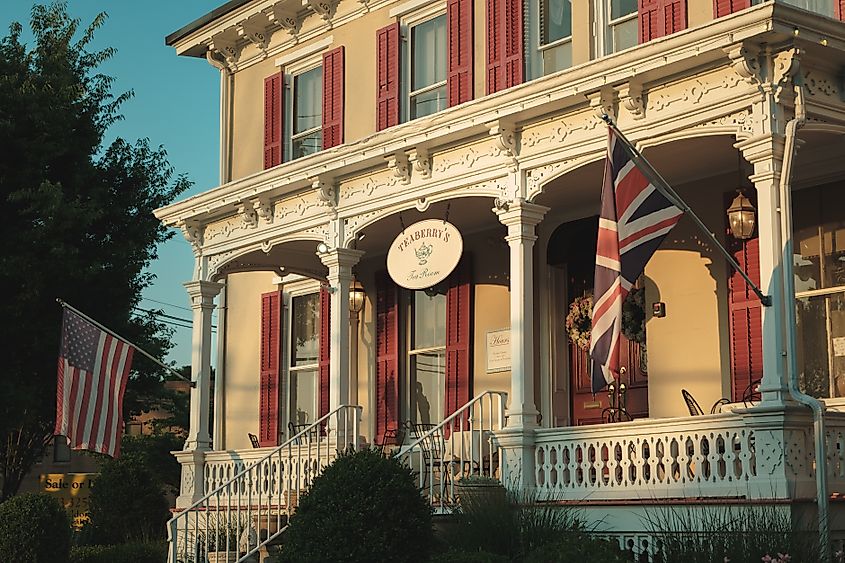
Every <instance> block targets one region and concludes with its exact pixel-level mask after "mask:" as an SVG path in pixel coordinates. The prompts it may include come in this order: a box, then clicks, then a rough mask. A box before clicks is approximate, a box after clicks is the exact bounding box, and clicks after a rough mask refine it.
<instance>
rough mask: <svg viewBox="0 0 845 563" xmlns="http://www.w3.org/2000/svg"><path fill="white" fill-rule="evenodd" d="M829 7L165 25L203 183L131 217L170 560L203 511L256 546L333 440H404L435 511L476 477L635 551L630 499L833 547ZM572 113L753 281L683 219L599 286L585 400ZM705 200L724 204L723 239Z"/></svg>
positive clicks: (842, 172) (273, 9)
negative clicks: (213, 76) (186, 386)
mask: <svg viewBox="0 0 845 563" xmlns="http://www.w3.org/2000/svg"><path fill="white" fill-rule="evenodd" d="M843 15H845V2H843V0H789V1H788V2H787V1H785V0H784V1H780V0H777V1H767V2H754V1H749V0H639V1H636V0H578V1H571V0H342V1H340V0H231V1H230V2H228V3H226V4H224V5H223V6H221V7H220V8H218V9H216V10H214V11H212V12H211V13H209V14H207V15H205V16H203V17H201V18H199V19H198V20H196V21H194V22H192V23H190V24H188V25H186V26H185V27H184V28H182V29H180V30H179V31H176V32H175V33H173V34H171V35H170V36H168V37H167V38H166V42H167V44H168V45H171V46H172V47H173V48H174V49H175V51H176V53H177V54H178V55H181V56H187V57H197V58H204V59H205V60H206V61H207V62H208V63H209V64H210V65H212V66H213V67H214V68H215V69H217V71H218V72H219V74H220V100H221V101H220V184H219V185H218V186H209V189H208V190H207V191H205V192H203V193H201V194H199V195H197V196H194V197H191V198H188V199H185V200H183V201H179V202H176V203H174V204H172V205H169V206H167V207H164V208H162V209H159V210H158V211H157V213H156V214H157V216H158V217H159V218H160V219H161V221H163V222H164V223H165V224H166V225H168V226H173V227H177V228H179V229H181V230H182V232H183V233H184V236H185V238H186V239H187V240H188V241H189V242H190V244H191V245H192V247H193V250H194V256H195V268H194V277H193V279H192V280H189V281H186V283H185V287H186V288H187V290H188V293H189V295H190V298H191V302H192V307H193V310H194V317H193V318H194V323H193V331H194V332H193V361H192V365H193V373H194V378H195V379H196V381H197V387H196V388H195V389H193V390H192V397H191V428H190V433H189V437H188V439H187V442H186V444H185V448H184V450H183V451H180V452H175V455H176V457H177V458H178V459H179V461H180V463H181V464H182V476H183V478H182V490H181V495H180V496H179V498H178V500H177V508H176V510H175V512H174V519H173V520H172V521H171V529H170V532H171V537H172V542H171V560H172V561H177V560H180V559H182V560H187V558H186V557H185V554H188V553H194V554H195V553H197V550H200V551H203V550H204V551H210V550H211V546H210V543H211V542H210V541H209V540H208V537H209V534H210V533H211V532H210V530H211V529H213V528H215V527H218V528H219V526H221V522H224V523H225V525H234V526H235V527H236V528H237V529H238V531H239V533H238V539H237V542H235V541H230V542H229V543H228V544H227V546H228V547H227V549H229V550H230V551H231V552H233V553H234V552H237V553H238V554H239V556H240V557H247V556H249V555H250V554H254V553H260V552H261V551H262V549H263V545H264V544H265V543H267V542H272V541H274V539H275V537H276V536H277V535H278V534H279V533H281V530H282V529H283V527H284V522H285V517H286V515H287V514H289V513H290V512H291V511H293V510H295V507H296V499H297V494H298V493H299V492H301V491H302V490H303V489H304V488H305V487H306V486H307V484H308V482H309V480H310V479H311V478H313V476H314V475H315V474H317V473H318V472H319V471H320V468H321V467H322V466H324V465H325V463H326V462H327V461H328V460H330V459H331V456H332V455H334V452H335V451H336V450H337V449H338V448H343V447H346V446H348V445H352V446H355V447H363V446H365V445H376V446H378V447H381V448H383V449H384V450H385V451H394V452H396V455H401V456H403V458H404V459H407V460H408V462H409V463H410V464H411V465H412V467H414V468H415V469H417V470H418V471H419V472H420V478H421V486H422V487H423V488H424V490H425V491H426V493H427V494H429V496H430V498H431V500H432V503H433V504H434V505H435V508H436V509H437V510H438V511H440V512H448V511H449V510H450V509H451V508H452V507H453V506H454V505H455V503H457V502H459V500H460V499H459V496H460V495H458V494H456V493H455V487H456V486H458V485H459V484H460V480H461V478H462V477H463V476H465V475H466V474H468V473H473V472H476V473H483V474H488V475H491V476H493V477H496V478H498V479H500V480H501V481H502V482H503V483H505V484H506V485H508V486H510V487H514V488H521V489H526V490H530V491H533V494H535V495H536V497H537V498H538V499H539V500H541V501H542V500H545V501H549V502H557V503H561V504H567V503H569V504H577V505H578V506H579V507H581V508H582V509H583V510H584V511H585V512H584V513H585V514H587V515H588V516H589V517H595V518H596V519H597V520H598V519H599V518H601V519H602V526H603V530H604V531H605V532H606V533H608V534H612V535H615V536H617V537H619V538H620V541H621V542H623V545H633V546H634V547H635V548H636V549H651V548H650V547H645V544H644V543H643V542H644V541H647V540H648V537H647V536H648V533H647V531H646V530H644V529H643V519H642V515H643V514H644V511H647V510H648V509H649V507H650V506H654V505H657V504H660V505H663V506H666V505H671V506H677V507H679V509H687V508H689V507H691V506H695V505H696V504H697V503H701V502H706V503H708V504H718V505H746V504H751V503H753V504H760V503H762V504H771V505H772V506H775V507H777V510H781V511H784V512H785V513H786V514H788V515H790V516H791V517H794V518H795V519H796V521H797V520H798V519H799V517H806V519H807V520H808V521H809V522H810V523H811V524H813V525H817V522H818V521H819V517H821V520H822V521H823V522H824V524H823V526H822V527H823V528H827V529H828V530H827V531H825V530H822V533H823V534H826V533H828V532H829V533H830V535H831V536H832V537H833V538H834V539H836V538H839V537H840V536H841V535H842V534H843V533H845V523H843V521H842V515H841V513H840V510H841V505H840V504H838V503H837V502H828V500H829V497H830V496H832V495H834V494H835V493H836V492H839V491H845V419H844V418H842V417H841V415H839V414H838V413H837V411H838V410H840V409H841V408H842V407H843V406H845V400H843V399H841V398H840V397H842V396H845V183H843V182H845V161H843V158H842V155H843V154H845V137H843V132H845V94H843V87H845V86H843V70H845V25H843V24H842V23H841V22H840V21H839V20H840V18H841V17H843ZM185 87H186V88H189V87H191V86H190V85H189V84H185ZM198 94H199V93H198ZM600 114H608V115H610V116H612V117H613V119H614V120H615V121H616V123H617V124H618V126H619V128H620V129H621V130H622V131H623V132H624V133H625V134H626V135H627V136H628V138H630V139H631V141H632V142H633V143H634V144H635V145H636V146H637V147H638V149H639V150H641V151H642V152H643V154H644V155H645V157H646V158H647V159H648V160H649V161H650V162H651V163H652V164H653V166H654V167H655V169H657V170H658V171H659V172H660V174H661V175H662V176H663V177H664V178H665V179H666V180H667V181H668V182H669V183H670V184H671V185H672V186H673V187H674V188H675V190H676V191H677V192H678V193H679V194H680V196H681V197H682V198H683V199H684V200H685V201H686V202H687V203H688V204H689V205H690V206H691V207H692V208H693V209H694V210H695V211H696V213H697V214H698V216H699V217H701V219H702V221H703V222H704V223H705V224H706V225H707V227H708V228H709V229H710V230H711V231H712V232H714V233H715V235H716V237H717V238H718V239H719V240H720V241H721V243H722V244H723V245H724V246H725V247H726V248H728V249H729V251H730V252H731V253H732V254H733V255H734V256H735V258H736V259H737V261H738V262H739V263H740V265H742V267H743V268H744V269H745V270H746V271H747V272H748V274H749V276H750V277H751V278H752V280H753V281H754V282H755V283H757V284H759V286H760V287H761V289H762V291H763V293H764V294H765V295H766V296H767V297H769V298H770V300H771V303H770V304H764V303H762V302H761V300H760V299H759V298H758V297H757V296H756V295H755V294H754V293H753V292H752V291H751V290H750V289H749V287H748V285H747V284H746V283H745V282H744V281H743V279H742V278H741V277H740V276H739V275H738V274H737V273H736V272H735V271H733V270H732V269H731V268H730V267H729V266H728V265H727V263H726V260H725V259H724V257H723V256H722V255H721V254H720V253H719V252H718V249H716V248H715V247H714V245H713V244H712V243H711V242H710V241H709V239H707V238H706V237H704V236H702V234H701V231H700V230H698V229H697V227H696V226H695V225H694V224H693V222H692V221H691V220H689V218H687V217H685V218H683V219H682V220H681V222H680V223H679V224H678V226H677V227H675V229H674V230H673V231H672V232H671V233H670V235H669V236H668V237H667V239H666V240H665V241H664V242H663V244H662V246H661V247H660V249H659V250H658V251H657V252H656V254H655V255H654V256H653V257H652V258H651V260H650V261H649V263H648V265H647V267H646V270H645V273H644V275H642V276H641V277H640V279H639V281H638V282H637V285H636V291H634V292H633V297H632V299H630V300H629V302H628V304H627V305H626V314H625V317H624V320H623V335H624V336H625V341H624V342H625V344H624V354H623V355H624V357H625V362H624V364H625V369H624V370H622V371H624V373H621V374H620V376H619V379H618V380H617V381H616V382H615V384H614V385H611V386H609V388H608V389H607V390H605V391H602V392H601V393H598V394H595V395H594V394H593V393H592V392H591V391H590V382H589V374H588V364H589V361H588V355H587V352H586V350H585V349H584V348H583V336H584V334H583V331H582V330H581V329H579V327H580V326H583V322H584V320H585V318H584V315H585V314H584V313H583V311H584V310H585V306H584V303H585V301H586V298H587V297H588V296H589V295H590V294H591V292H592V287H593V270H594V267H595V255H596V231H597V224H598V220H597V215H598V212H599V205H600V191H601V184H602V171H603V161H604V157H605V152H606V145H607V128H606V127H605V125H604V123H603V122H602V120H601V119H600V118H599V117H598V116H599V115H600ZM738 190H739V191H740V192H741V193H742V194H743V195H744V197H738V195H737V191H738ZM739 207H742V208H743V209H738V208H739ZM729 208H730V210H731V212H732V216H733V217H734V219H737V217H738V215H736V213H739V212H744V213H745V214H746V219H751V220H752V221H753V223H751V224H749V223H748V222H747V221H745V222H743V221H739V220H735V221H734V225H733V229H732V228H731V227H732V225H731V224H730V223H731V221H729V220H728V211H729ZM423 221H425V223H422V222H423ZM441 230H442V231H443V232H446V233H447V234H448V235H449V236H448V237H445V235H443V234H442V233H440V234H436V232H439V231H441ZM444 237H445V238H449V241H444V240H440V242H436V241H435V240H434V239H443V238H444ZM440 243H442V246H437V244H440ZM840 247H841V249H840ZM402 251H408V252H407V253H408V254H410V252H411V251H413V252H414V254H413V255H412V256H411V258H410V259H409V258H408V257H407V256H406V257H404V258H401V257H400V258H397V260H398V261H399V263H398V265H392V264H391V260H392V259H393V255H394V254H396V253H400V254H401V252H402ZM438 253H439V254H438ZM441 254H444V255H448V260H446V262H448V263H446V262H443V263H441V262H437V260H440V258H437V256H439V255H441ZM403 260H404V262H403ZM414 260H417V261H416V262H414ZM427 260H432V262H431V265H430V268H427V267H426V266H425V264H426V261H427ZM409 264H410V265H409ZM443 264H445V265H443ZM394 266H395V267H394ZM403 268H404V270H403ZM388 270H390V271H388ZM435 271H437V273H438V275H434V274H433V273H432V272H435ZM397 272H404V274H401V275H405V276H406V278H405V279H397V278H398V277H401V276H400V274H397ZM429 275H431V276H432V277H431V283H428V280H426V279H425V278H426V276H429ZM412 278H413V279H412ZM421 278H422V281H421ZM215 307H216V308H217V309H218V311H219V324H218V330H217V338H218V340H217V345H216V354H217V357H216V359H215V362H216V366H217V368H216V369H217V372H216V373H217V377H216V381H217V384H216V385H215V388H214V389H213V394H214V397H213V399H214V400H213V405H214V409H213V412H210V405H211V404H212V400H211V399H212V397H211V396H210V395H211V393H212V389H211V388H210V381H209V373H210V366H211V363H212V332H211V313H212V311H213V310H214V308H215ZM586 309H588V308H586ZM567 316H570V320H569V322H567ZM586 320H587V322H589V318H587V319H586ZM793 381H795V382H797V389H796V388H795V387H796V386H795V385H793V383H792V382H793ZM802 392H806V393H807V394H808V395H811V396H812V397H815V398H818V399H820V400H821V401H820V402H818V404H817V405H816V406H817V407H818V406H821V408H820V409H819V408H817V409H816V411H817V412H816V414H815V415H814V414H813V409H811V408H810V406H812V405H813V404H816V403H815V401H813V400H812V399H809V398H808V397H806V396H804V395H803V394H802ZM808 405H809V406H808ZM817 438H818V439H817ZM820 447H821V449H822V451H823V452H824V455H823V456H819V457H817V455H816V452H817V451H819V450H818V448H820ZM701 499H705V500H704V501H702V500H701ZM233 514H236V515H237V516H232V515H233ZM233 519H234V520H233ZM232 522H234V524H232ZM241 530H245V532H243V533H241ZM218 543H219V542H218ZM235 543H237V545H234V544H235ZM218 547H219V545H218ZM221 550H222V549H221Z"/></svg>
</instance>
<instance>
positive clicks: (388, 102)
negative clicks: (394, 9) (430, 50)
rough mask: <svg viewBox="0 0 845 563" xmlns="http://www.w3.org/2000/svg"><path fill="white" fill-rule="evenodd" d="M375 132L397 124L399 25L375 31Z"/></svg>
mask: <svg viewBox="0 0 845 563" xmlns="http://www.w3.org/2000/svg"><path fill="white" fill-rule="evenodd" d="M376 66H377V71H376V72H377V75H378V76H377V80H378V84H377V85H376V86H377V87H378V94H377V96H376V104H377V108H376V130H378V131H381V130H382V129H387V128H388V127H393V126H394V125H397V124H398V123H399V24H398V23H394V24H391V25H388V26H387V27H383V28H381V29H379V30H378V31H376Z"/></svg>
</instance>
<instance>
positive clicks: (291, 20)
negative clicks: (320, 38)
mask: <svg viewBox="0 0 845 563" xmlns="http://www.w3.org/2000/svg"><path fill="white" fill-rule="evenodd" d="M268 17H269V19H270V21H271V22H273V23H275V24H276V25H278V26H279V27H281V28H282V29H284V30H285V31H287V32H288V33H290V34H291V35H293V36H294V37H296V35H297V34H298V33H299V26H300V22H299V18H298V17H297V15H296V12H294V11H293V10H290V9H288V8H282V7H281V3H279V4H277V5H276V6H273V8H272V11H271V12H270V14H269V16H268Z"/></svg>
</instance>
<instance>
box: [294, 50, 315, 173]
mask: <svg viewBox="0 0 845 563" xmlns="http://www.w3.org/2000/svg"><path fill="white" fill-rule="evenodd" d="M291 91H292V96H291V98H292V99H293V104H292V106H291V114H290V115H291V119H290V123H291V125H292V128H291V132H290V159H291V160H294V159H297V158H300V157H303V156H308V155H310V154H314V153H316V152H318V151H319V150H320V149H322V148H323V131H322V126H323V112H322V107H323V67H322V65H318V66H316V67H313V68H310V69H308V70H304V71H302V72H299V73H297V74H294V75H293V76H292V77H291Z"/></svg>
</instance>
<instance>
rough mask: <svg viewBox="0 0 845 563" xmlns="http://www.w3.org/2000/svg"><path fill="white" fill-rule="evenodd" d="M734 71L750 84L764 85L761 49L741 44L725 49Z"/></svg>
mask: <svg viewBox="0 0 845 563" xmlns="http://www.w3.org/2000/svg"><path fill="white" fill-rule="evenodd" d="M724 52H725V54H727V55H728V58H729V59H730V60H731V67H733V69H734V71H735V72H736V73H737V74H738V75H739V76H740V77H741V78H742V79H743V80H745V81H746V82H748V83H749V84H760V83H762V81H763V80H762V77H761V75H760V60H759V56H760V49H759V47H757V46H756V45H751V44H744V43H739V44H738V45H732V46H730V47H726V48H725V49H724Z"/></svg>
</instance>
